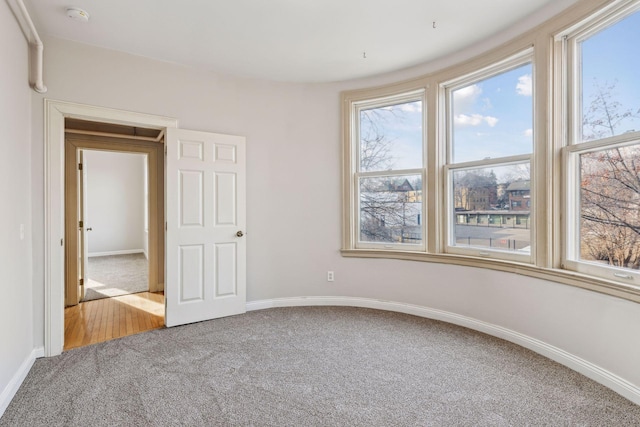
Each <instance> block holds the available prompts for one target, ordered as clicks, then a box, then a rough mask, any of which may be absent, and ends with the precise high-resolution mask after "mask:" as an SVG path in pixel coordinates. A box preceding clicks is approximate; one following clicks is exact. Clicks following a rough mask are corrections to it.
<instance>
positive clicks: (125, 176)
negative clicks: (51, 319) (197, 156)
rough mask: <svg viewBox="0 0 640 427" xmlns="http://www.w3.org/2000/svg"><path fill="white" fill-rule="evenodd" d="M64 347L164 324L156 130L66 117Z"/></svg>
mask: <svg viewBox="0 0 640 427" xmlns="http://www.w3.org/2000/svg"><path fill="white" fill-rule="evenodd" d="M65 206H66V209H65V236H66V241H67V245H66V251H65V282H66V285H65V312H64V323H65V327H64V330H65V336H64V349H65V350H68V349H71V348H75V347H79V346H83V345H87V344H93V343H97V342H102V341H106V340H109V339H112V338H118V337H122V336H126V335H131V334H135V333H138V332H144V331H147V330H151V329H155V328H158V327H162V326H163V325H164V292H163V291H164V227H163V225H164V209H163V206H164V145H163V133H162V131H159V130H157V129H144V128H137V127H132V126H123V125H113V124H105V123H97V122H88V121H82V120H76V119H66V120H65Z"/></svg>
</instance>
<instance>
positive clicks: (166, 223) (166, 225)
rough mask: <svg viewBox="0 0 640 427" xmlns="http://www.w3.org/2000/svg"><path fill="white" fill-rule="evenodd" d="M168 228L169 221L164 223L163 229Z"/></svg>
mask: <svg viewBox="0 0 640 427" xmlns="http://www.w3.org/2000/svg"><path fill="white" fill-rule="evenodd" d="M168 229H169V223H168V222H165V223H164V231H167V230H168Z"/></svg>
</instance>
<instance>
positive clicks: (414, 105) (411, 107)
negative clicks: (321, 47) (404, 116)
mask: <svg viewBox="0 0 640 427" xmlns="http://www.w3.org/2000/svg"><path fill="white" fill-rule="evenodd" d="M399 108H400V110H401V111H404V112H405V113H420V112H422V103H421V102H410V103H407V104H402V105H399Z"/></svg>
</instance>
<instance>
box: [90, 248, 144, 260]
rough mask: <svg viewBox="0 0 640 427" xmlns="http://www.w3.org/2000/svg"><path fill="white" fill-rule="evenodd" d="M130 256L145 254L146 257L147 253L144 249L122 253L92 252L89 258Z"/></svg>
mask: <svg viewBox="0 0 640 427" xmlns="http://www.w3.org/2000/svg"><path fill="white" fill-rule="evenodd" d="M129 254H144V256H145V257H146V256H147V253H146V252H145V251H144V249H124V250H122V251H107V252H92V253H90V254H88V255H87V256H88V257H89V258H92V257H99V256H111V255H129Z"/></svg>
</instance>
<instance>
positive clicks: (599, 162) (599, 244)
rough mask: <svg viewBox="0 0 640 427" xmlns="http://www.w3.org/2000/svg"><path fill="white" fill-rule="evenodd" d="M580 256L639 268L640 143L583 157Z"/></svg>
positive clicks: (603, 262) (605, 263) (615, 264)
mask: <svg viewBox="0 0 640 427" xmlns="http://www.w3.org/2000/svg"><path fill="white" fill-rule="evenodd" d="M580 216H581V219H580V257H581V258H582V259H583V260H585V261H592V262H596V263H600V264H602V265H611V266H616V267H623V268H629V269H633V270H638V269H639V268H640V144H637V145H633V146H629V147H620V148H612V149H607V150H602V151H596V152H593V153H587V154H582V155H581V156H580Z"/></svg>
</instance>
